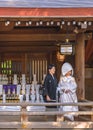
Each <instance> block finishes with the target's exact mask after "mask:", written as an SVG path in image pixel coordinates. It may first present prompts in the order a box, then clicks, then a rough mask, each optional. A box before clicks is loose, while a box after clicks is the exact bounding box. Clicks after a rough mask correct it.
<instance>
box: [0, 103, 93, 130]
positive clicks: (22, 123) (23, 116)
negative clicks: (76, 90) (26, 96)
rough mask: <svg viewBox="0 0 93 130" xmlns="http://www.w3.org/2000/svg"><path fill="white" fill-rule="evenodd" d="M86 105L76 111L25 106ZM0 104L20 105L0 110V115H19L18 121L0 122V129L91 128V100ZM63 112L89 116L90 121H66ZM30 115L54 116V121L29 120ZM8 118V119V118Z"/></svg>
mask: <svg viewBox="0 0 93 130" xmlns="http://www.w3.org/2000/svg"><path fill="white" fill-rule="evenodd" d="M60 105H66V106H69V105H70V106H75V105H77V106H79V107H80V106H81V107H84V106H87V107H89V108H90V109H89V110H88V109H87V110H84V111H78V112H71V111H69V112H62V111H59V110H58V109H55V110H53V109H51V108H50V109H49V110H48V111H47V110H46V111H27V109H26V108H27V106H57V107H58V106H60ZM0 106H21V110H20V111H0V117H2V116H3V117H4V116H8V117H9V118H10V117H11V116H14V118H15V116H19V117H20V120H19V121H12V122H9V121H7V120H5V121H2V122H0V129H6V128H7V129H8V128H9V129H14V128H15V129H17V130H20V129H21V130H22V129H27V130H31V129H35V128H36V129H44V128H47V129H54V128H55V129H59V128H93V108H92V107H93V102H78V103H64V104H62V103H52V104H51V103H30V102H23V103H0ZM64 114H72V115H76V116H77V115H79V116H80V115H82V116H87V115H89V116H90V121H79V120H77V121H74V122H70V121H68V122H66V121H64ZM30 116H45V117H47V116H56V120H55V121H36V122H34V121H29V117H30ZM9 118H8V119H9Z"/></svg>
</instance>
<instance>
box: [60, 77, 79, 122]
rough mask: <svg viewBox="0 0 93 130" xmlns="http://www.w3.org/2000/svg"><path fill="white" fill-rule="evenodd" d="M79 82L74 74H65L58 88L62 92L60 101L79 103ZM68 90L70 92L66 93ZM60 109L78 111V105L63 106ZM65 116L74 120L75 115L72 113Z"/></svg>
mask: <svg viewBox="0 0 93 130" xmlns="http://www.w3.org/2000/svg"><path fill="white" fill-rule="evenodd" d="M76 88H77V84H76V82H75V79H74V77H72V76H68V77H66V76H63V77H61V79H60V81H59V84H58V90H59V92H60V102H61V103H71V102H72V103H73V102H75V103H77V95H76ZM67 90H70V92H68V93H66V91H67ZM60 110H62V111H78V106H61V107H60ZM64 116H66V117H68V118H69V119H70V120H72V121H73V120H74V116H73V115H71V114H68V115H67V114H65V115H64Z"/></svg>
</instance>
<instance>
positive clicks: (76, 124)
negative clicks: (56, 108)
mask: <svg viewBox="0 0 93 130" xmlns="http://www.w3.org/2000/svg"><path fill="white" fill-rule="evenodd" d="M1 128H7V129H8V128H19V129H23V128H25V129H31V128H38V129H44V128H47V129H49V128H52V129H57V128H93V122H80V121H79V122H52V121H51V122H11V123H10V122H0V129H1Z"/></svg>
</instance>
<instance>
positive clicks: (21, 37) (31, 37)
mask: <svg viewBox="0 0 93 130" xmlns="http://www.w3.org/2000/svg"><path fill="white" fill-rule="evenodd" d="M68 37H69V39H70V40H75V34H70V36H69V35H68ZM65 39H66V37H65V34H0V41H16V42H18V41H60V40H62V41H63V40H65Z"/></svg>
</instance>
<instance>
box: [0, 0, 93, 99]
mask: <svg viewBox="0 0 93 130" xmlns="http://www.w3.org/2000/svg"><path fill="white" fill-rule="evenodd" d="M64 1H65V0H64ZM72 1H73V0H72ZM44 2H46V3H44ZM44 2H43V1H42V3H40V0H38V2H37V3H35V2H34V0H31V1H29V0H26V1H25V0H23V1H20V0H19V1H16V0H15V1H9V0H7V1H6V2H5V1H3V0H2V1H0V73H1V74H7V75H9V76H10V75H13V74H18V75H19V76H20V75H21V74H26V76H27V78H28V82H31V80H32V78H33V77H32V75H33V74H36V75H37V80H38V82H39V83H42V80H43V75H44V74H46V73H47V65H48V64H50V63H54V64H55V65H56V75H57V78H58V80H59V77H60V71H61V66H62V64H63V62H65V61H68V62H70V63H71V64H72V65H73V67H74V71H75V77H76V80H77V83H78V97H79V99H84V98H86V99H88V100H93V96H92V91H93V85H92V84H93V83H91V82H92V80H91V79H93V74H92V73H91V72H92V70H93V69H92V67H93V37H92V36H93V35H92V34H93V2H92V0H89V3H88V2H86V1H84V0H82V2H81V4H80V3H79V2H78V3H77V4H75V2H74V1H73V3H74V4H72V5H70V2H69V4H68V5H67V7H65V4H67V3H65V2H62V1H61V0H60V1H59V2H58V3H52V2H49V1H47V0H46V1H44ZM48 2H49V3H48ZM76 5H77V6H76ZM87 6H88V7H87ZM62 45H68V46H69V45H72V47H73V49H72V53H71V54H70V55H68V54H66V55H63V54H61V53H60V48H61V46H62ZM85 70H86V71H85ZM85 72H86V73H85ZM29 77H30V78H29Z"/></svg>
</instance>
